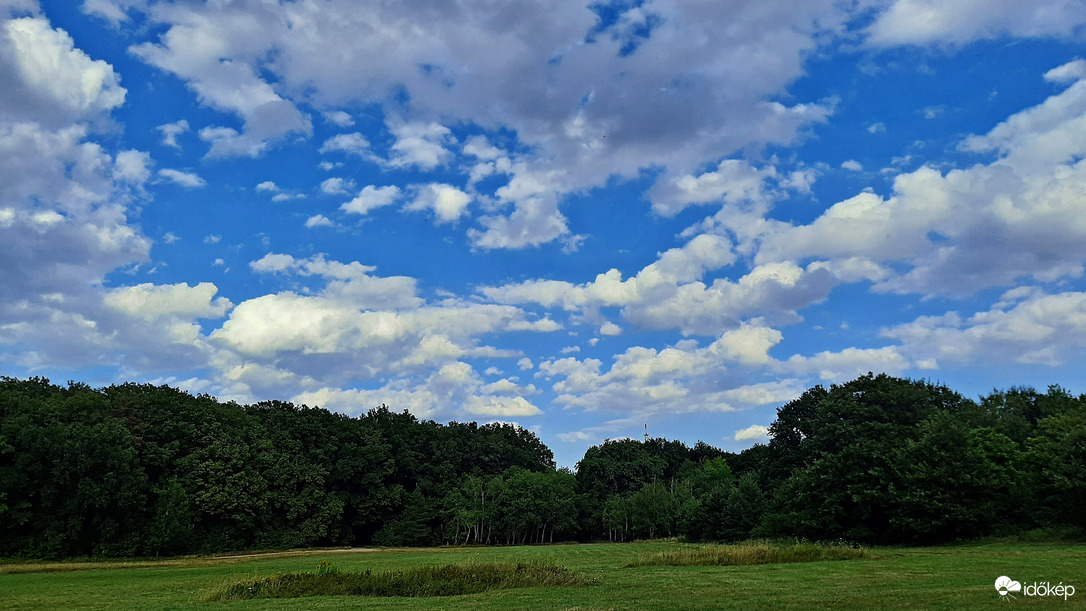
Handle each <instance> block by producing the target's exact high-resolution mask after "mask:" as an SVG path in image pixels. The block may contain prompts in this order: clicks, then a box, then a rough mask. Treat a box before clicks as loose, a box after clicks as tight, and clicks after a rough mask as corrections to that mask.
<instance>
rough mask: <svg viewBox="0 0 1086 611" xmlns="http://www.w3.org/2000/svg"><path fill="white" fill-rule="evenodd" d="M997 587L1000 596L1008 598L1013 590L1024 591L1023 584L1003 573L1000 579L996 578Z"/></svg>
mask: <svg viewBox="0 0 1086 611" xmlns="http://www.w3.org/2000/svg"><path fill="white" fill-rule="evenodd" d="M995 589H996V592H999V596H1000V597H1002V598H1007V596H1008V595H1009V594H1010V593H1011V592H1021V591H1022V584H1020V583H1018V582H1017V581H1014V580H1013V579H1011V578H1010V577H1007V576H1006V575H1003V576H1002V577H1000V578H999V579H996V580H995Z"/></svg>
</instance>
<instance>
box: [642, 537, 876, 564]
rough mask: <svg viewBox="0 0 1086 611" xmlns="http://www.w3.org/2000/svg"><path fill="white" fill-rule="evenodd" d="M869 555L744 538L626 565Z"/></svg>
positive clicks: (837, 547)
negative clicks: (731, 543)
mask: <svg viewBox="0 0 1086 611" xmlns="http://www.w3.org/2000/svg"><path fill="white" fill-rule="evenodd" d="M868 555H869V554H868V553H867V550H866V549H864V548H862V547H853V546H850V545H841V544H825V543H808V542H796V543H773V542H770V541H747V542H744V543H739V544H736V545H702V546H689V547H683V548H679V549H675V550H667V551H663V552H657V553H655V554H649V555H643V556H640V557H638V558H636V559H635V560H634V561H633V562H630V563H629V564H627V565H626V566H628V567H638V566H749V565H753V564H785V563H790V562H822V561H825V560H856V559H859V558H866V557H868Z"/></svg>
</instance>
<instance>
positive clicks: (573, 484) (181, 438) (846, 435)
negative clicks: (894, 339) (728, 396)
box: [0, 374, 1086, 557]
mask: <svg viewBox="0 0 1086 611" xmlns="http://www.w3.org/2000/svg"><path fill="white" fill-rule="evenodd" d="M770 432H771V438H772V440H771V441H770V442H769V443H768V444H765V445H756V446H754V447H753V448H750V449H748V450H746V451H744V452H742V453H739V454H733V453H729V452H724V451H722V450H720V449H717V448H714V447H712V446H709V445H706V444H704V443H701V442H699V443H698V444H697V445H695V446H694V447H689V446H687V445H685V444H684V443H682V442H679V441H668V440H664V439H651V440H648V441H645V442H641V441H634V440H618V441H607V442H605V443H603V444H601V445H599V446H594V447H592V448H589V450H588V451H587V452H586V453H585V455H584V458H583V459H582V460H581V461H580V462H579V463H578V465H577V470H576V472H575V473H574V472H571V471H569V470H567V469H556V468H555V464H554V459H553V455H552V453H551V451H550V450H549V449H548V448H547V447H546V446H545V445H544V444H543V443H542V442H541V441H540V440H539V439H538V438H537V437H536V436H535V435H534V434H533V433H531V432H530V431H527V430H525V429H522V428H519V427H516V426H512V425H508V424H487V425H481V426H480V425H477V424H474V423H458V422H451V423H449V424H445V425H443V424H438V423H435V422H432V421H427V420H422V421H420V420H418V419H417V418H415V417H414V416H412V415H411V414H409V413H407V412H401V413H397V412H395V411H393V410H390V409H389V408H387V407H384V406H382V407H379V408H377V409H374V410H372V411H370V412H369V413H367V414H365V415H363V416H360V417H357V418H352V417H348V416H345V415H341V414H335V413H331V412H328V411H326V410H324V409H320V408H313V407H307V406H296V405H293V404H290V403H284V402H279V401H267V402H262V403H257V404H254V405H238V404H236V403H232V402H231V403H221V402H219V401H218V400H216V399H215V398H213V397H210V396H207V395H200V396H192V395H190V394H187V393H185V392H182V391H180V390H176V389H173V388H169V387H166V386H150V385H136V384H124V385H120V386H111V387H109V388H104V389H93V388H90V387H89V386H87V385H84V384H79V383H69V384H68V386H67V387H60V386H56V385H54V384H51V383H50V382H49V381H48V380H45V379H41V378H32V379H29V380H17V379H12V378H0V555H2V556H36V557H70V556H83V555H97V556H153V555H178V554H189V553H206V552H219V551H227V550H239V549H252V548H285V547H301V546H317V545H366V544H376V545H433V544H442V543H446V544H469V543H479V544H512V543H517V544H524V543H545V542H551V541H566V540H601V539H602V540H631V539H637V538H653V537H673V536H679V537H684V538H686V539H689V540H718V541H730V540H739V539H746V538H749V537H752V536H757V537H761V536H766V537H778V536H788V537H804V538H810V539H820V540H829V539H835V540H836V539H844V540H849V541H858V542H865V543H936V542H943V541H950V540H955V539H961V538H970V537H977V536H983V535H988V534H1012V533H1015V532H1021V531H1023V530H1028V529H1035V528H1047V527H1059V528H1065V529H1067V528H1069V529H1072V530H1076V529H1077V530H1078V532H1082V529H1083V528H1086V395H1082V396H1078V397H1075V396H1072V395H1070V394H1069V393H1067V392H1066V391H1064V390H1063V389H1061V388H1059V387H1051V388H1049V389H1048V391H1047V392H1046V393H1039V392H1037V391H1035V390H1033V389H1027V388H1012V389H1010V390H1006V391H995V392H993V393H991V394H990V395H988V396H985V397H982V398H980V399H979V401H973V400H970V399H967V398H964V397H962V396H961V395H959V394H958V393H956V392H954V391H952V390H950V389H948V388H946V387H945V386H939V385H934V384H931V383H928V382H923V381H914V380H905V379H899V378H893V377H889V376H886V375H871V374H869V375H867V376H864V377H861V378H858V379H856V380H853V381H851V382H848V383H846V384H841V385H834V386H831V387H830V388H828V389H827V388H823V387H821V386H818V387H815V388H812V389H810V390H808V391H807V392H805V393H804V394H803V395H802V396H800V397H799V398H798V399H796V400H794V401H792V402H790V403H788V404H787V405H784V406H783V407H781V408H780V409H779V410H778V414H777V419H776V421H775V422H773V424H772V425H771V427H770Z"/></svg>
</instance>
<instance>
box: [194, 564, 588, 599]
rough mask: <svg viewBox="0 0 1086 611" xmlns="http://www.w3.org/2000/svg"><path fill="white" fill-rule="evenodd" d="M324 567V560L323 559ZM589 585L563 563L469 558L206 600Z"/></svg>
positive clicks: (293, 578)
mask: <svg viewBox="0 0 1086 611" xmlns="http://www.w3.org/2000/svg"><path fill="white" fill-rule="evenodd" d="M322 565H323V566H324V567H327V566H328V565H327V563H321V565H318V568H321V567H322ZM591 583H593V580H591V579H586V578H584V577H582V576H580V575H578V574H576V573H574V572H572V571H570V570H569V569H567V568H565V567H561V566H558V565H555V564H549V563H546V562H542V561H530V562H485V563H476V562H470V563H466V564H446V565H441V566H422V567H417V568H412V569H407V570H404V571H374V570H372V569H367V570H365V571H360V572H354V571H350V572H343V571H338V570H331V569H326V570H323V571H320V570H319V571H318V572H315V573H313V572H305V573H287V574H285V575H274V576H272V577H265V578H263V579H258V580H255V581H243V582H239V583H235V584H233V585H231V586H228V587H226V588H223V589H222V590H219V591H218V592H215V593H214V594H212V595H211V596H210V597H209V598H208V600H213V601H227V600H244V599H252V598H299V597H304V596H404V597H424V596H462V595H464V594H478V593H481V592H490V591H492V590H508V589H512V588H537V587H547V588H551V587H569V586H585V585H589V584H591Z"/></svg>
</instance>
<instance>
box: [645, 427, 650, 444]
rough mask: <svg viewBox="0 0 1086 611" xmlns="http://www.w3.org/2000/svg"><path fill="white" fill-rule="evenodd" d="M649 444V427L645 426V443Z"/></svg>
mask: <svg viewBox="0 0 1086 611" xmlns="http://www.w3.org/2000/svg"><path fill="white" fill-rule="evenodd" d="M648 442H649V425H647V424H646V425H645V443H648Z"/></svg>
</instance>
